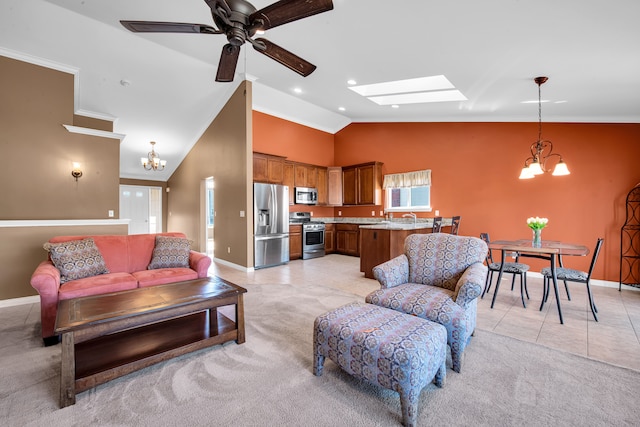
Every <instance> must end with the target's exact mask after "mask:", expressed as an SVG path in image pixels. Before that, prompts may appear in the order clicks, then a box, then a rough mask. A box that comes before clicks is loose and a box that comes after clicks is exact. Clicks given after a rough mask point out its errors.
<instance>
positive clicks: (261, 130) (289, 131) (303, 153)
mask: <svg viewBox="0 0 640 427" xmlns="http://www.w3.org/2000/svg"><path fill="white" fill-rule="evenodd" d="M333 141H334V136H333V134H330V133H327V132H323V131H321V130H317V129H313V128H310V127H307V126H303V125H300V124H297V123H293V122H290V121H288V120H284V119H281V118H278V117H274V116H270V115H268V114H264V113H260V112H258V111H254V112H253V151H257V152H259V153H267V154H274V155H277V156H283V157H286V158H287V160H291V161H294V162H301V163H309V164H312V165H316V166H333V165H334V163H333V158H334V151H333V150H334V142H333ZM289 210H290V211H291V212H302V211H304V212H308V211H309V212H313V215H314V216H316V217H333V216H334V209H333V208H327V207H320V206H314V207H309V206H304V205H293V206H290V207H289Z"/></svg>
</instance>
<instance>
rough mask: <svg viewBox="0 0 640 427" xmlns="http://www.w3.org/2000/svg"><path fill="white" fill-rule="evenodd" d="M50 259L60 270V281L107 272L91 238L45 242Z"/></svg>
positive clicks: (64, 281)
mask: <svg viewBox="0 0 640 427" xmlns="http://www.w3.org/2000/svg"><path fill="white" fill-rule="evenodd" d="M44 248H45V249H47V250H48V251H49V256H50V257H51V261H52V262H53V264H54V265H55V266H56V268H57V269H58V270H60V283H61V284H63V283H66V282H69V281H71V280H77V279H83V278H85V277H91V276H97V275H99V274H105V273H108V272H109V270H108V269H107V266H106V264H105V262H104V259H103V258H102V254H101V253H100V251H99V250H98V248H97V246H96V244H95V242H94V241H93V239H92V238H86V239H82V240H72V241H68V242H60V243H46V244H45V245H44Z"/></svg>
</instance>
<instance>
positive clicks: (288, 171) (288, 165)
mask: <svg viewBox="0 0 640 427" xmlns="http://www.w3.org/2000/svg"><path fill="white" fill-rule="evenodd" d="M294 169H295V164H294V162H291V161H288V160H285V161H284V166H283V170H284V172H283V174H282V175H283V178H282V185H286V186H288V187H289V204H290V205H293V202H294V196H295V192H294V191H293V188H294V187H295V178H294Z"/></svg>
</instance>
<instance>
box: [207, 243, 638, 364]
mask: <svg viewBox="0 0 640 427" xmlns="http://www.w3.org/2000/svg"><path fill="white" fill-rule="evenodd" d="M211 273H212V274H217V275H219V276H221V277H223V278H225V279H227V280H231V281H232V282H234V283H237V284H239V285H241V286H242V285H243V284H247V283H256V284H269V283H291V284H295V283H304V284H313V285H318V286H327V287H331V288H336V289H341V290H344V291H347V292H351V293H354V294H357V295H361V296H363V297H364V296H365V295H367V294H368V293H369V292H371V291H373V290H375V289H378V282H377V281H375V280H372V279H366V278H365V277H364V275H363V274H362V273H361V272H360V259H359V258H355V257H348V256H343V255H328V256H325V257H322V258H316V259H311V260H295V261H291V262H290V263H288V264H285V265H282V266H277V267H271V268H265V269H260V270H256V271H254V272H248V273H247V272H242V271H238V270H235V269H233V268H230V267H226V266H223V265H221V264H214V265H213V266H212V269H211ZM505 276H508V277H505V278H503V279H502V284H501V286H500V289H499V291H498V296H497V297H496V303H495V305H494V308H493V309H491V298H492V297H493V289H494V288H495V279H494V286H492V289H491V291H490V293H489V294H487V295H485V297H484V298H483V299H480V300H479V301H478V321H477V325H478V328H480V329H483V330H488V331H492V332H495V333H497V334H501V335H507V336H510V337H513V338H517V339H520V340H523V341H529V342H534V343H537V344H540V345H544V346H547V347H551V348H555V349H558V350H562V351H566V352H570V353H574V354H578V355H581V356H584V357H588V358H592V359H597V360H601V361H605V362H608V363H612V364H615V365H619V366H624V367H629V368H632V369H635V370H640V291H637V290H634V289H623V290H622V292H619V291H618V288H617V287H616V288H609V287H603V286H593V285H592V292H593V295H594V300H595V302H596V304H597V306H598V310H599V313H598V319H599V321H598V322H596V321H594V319H593V316H592V314H591V311H590V310H589V304H588V299H587V293H586V288H585V286H584V285H580V284H578V283H569V290H570V292H571V301H568V300H567V296H566V293H565V291H564V287H563V285H562V283H560V304H561V308H562V313H563V316H564V325H562V324H560V321H559V318H558V310H557V307H556V300H555V297H554V296H553V290H552V291H551V294H550V295H549V300H548V302H547V303H546V304H545V306H544V308H543V310H542V311H540V310H539V307H540V299H541V298H542V279H541V278H540V277H535V276H536V275H535V274H530V275H529V279H528V288H529V296H530V300H528V301H527V308H524V307H523V306H522V302H521V300H520V290H519V287H518V285H517V280H516V287H515V289H514V290H513V291H511V278H510V275H505Z"/></svg>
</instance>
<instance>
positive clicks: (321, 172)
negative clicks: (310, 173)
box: [316, 166, 329, 205]
mask: <svg viewBox="0 0 640 427" xmlns="http://www.w3.org/2000/svg"><path fill="white" fill-rule="evenodd" d="M316 176H317V180H316V188H317V189H318V204H319V205H327V204H328V203H329V186H328V185H329V183H328V181H327V168H323V167H321V166H318V167H317V168H316Z"/></svg>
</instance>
